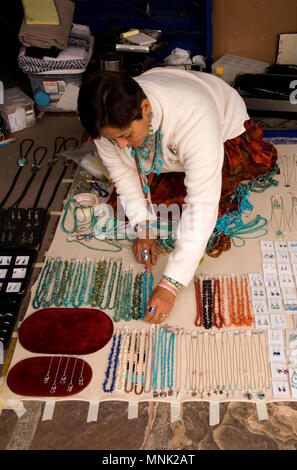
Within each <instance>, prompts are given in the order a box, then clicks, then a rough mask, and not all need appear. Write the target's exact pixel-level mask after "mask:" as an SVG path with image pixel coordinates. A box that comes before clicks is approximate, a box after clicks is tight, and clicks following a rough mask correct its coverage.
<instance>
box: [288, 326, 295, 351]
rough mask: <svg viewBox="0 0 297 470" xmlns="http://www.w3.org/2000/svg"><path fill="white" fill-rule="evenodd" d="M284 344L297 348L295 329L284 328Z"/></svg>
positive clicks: (290, 347)
mask: <svg viewBox="0 0 297 470" xmlns="http://www.w3.org/2000/svg"><path fill="white" fill-rule="evenodd" d="M286 346H287V348H289V349H292V348H293V349H295V348H297V330H286Z"/></svg>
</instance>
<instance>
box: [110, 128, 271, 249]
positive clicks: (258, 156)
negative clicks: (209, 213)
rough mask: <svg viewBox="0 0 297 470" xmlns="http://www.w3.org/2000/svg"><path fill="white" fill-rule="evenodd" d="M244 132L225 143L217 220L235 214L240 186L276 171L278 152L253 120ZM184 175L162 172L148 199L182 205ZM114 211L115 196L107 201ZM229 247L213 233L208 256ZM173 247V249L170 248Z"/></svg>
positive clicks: (226, 239) (220, 235)
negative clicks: (244, 182)
mask: <svg viewBox="0 0 297 470" xmlns="http://www.w3.org/2000/svg"><path fill="white" fill-rule="evenodd" d="M244 125H245V128H246V131H245V132H244V133H243V134H241V135H240V136H238V137H235V138H234V139H230V140H227V141H226V142H225V143H224V150H225V157H224V164H223V169H222V192H221V198H220V204H219V213H218V217H221V216H223V215H225V214H228V213H230V212H232V211H238V209H239V208H238V198H234V197H232V195H234V194H235V193H236V190H237V189H238V187H239V185H240V183H242V182H243V181H247V180H254V179H257V178H258V177H260V176H261V175H265V174H269V173H271V172H273V170H274V169H275V168H276V160H277V150H276V148H275V147H274V145H273V144H271V143H269V142H265V140H263V130H262V128H261V127H259V126H258V125H257V124H256V123H254V122H253V121H252V120H249V121H246V122H245V124H244ZM184 177H185V175H184V173H181V172H178V173H161V174H160V175H159V176H156V175H155V176H154V178H153V181H152V183H151V187H150V190H151V198H152V202H153V203H154V204H162V203H163V204H166V205H167V206H169V205H170V204H174V203H175V204H178V205H179V206H180V208H181V207H182V205H183V204H184V198H185V196H186V188H185V185H184ZM109 202H110V204H111V205H112V206H113V207H114V209H115V208H116V194H115V193H114V194H113V195H112V196H111V198H110V201H109ZM230 247H231V242H230V237H229V236H228V235H226V234H224V233H221V232H220V233H217V234H216V233H214V234H213V236H212V242H211V243H210V244H209V245H208V248H207V253H208V254H209V255H210V256H214V257H217V256H219V255H220V254H221V253H222V252H223V251H226V250H227V249H229V248H230ZM172 248H173V246H172Z"/></svg>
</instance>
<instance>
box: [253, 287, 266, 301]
mask: <svg viewBox="0 0 297 470" xmlns="http://www.w3.org/2000/svg"><path fill="white" fill-rule="evenodd" d="M251 294H252V299H254V300H258V299H260V300H262V299H266V292H265V287H252V288H251Z"/></svg>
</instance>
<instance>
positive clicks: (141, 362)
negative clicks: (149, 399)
mask: <svg viewBox="0 0 297 470" xmlns="http://www.w3.org/2000/svg"><path fill="white" fill-rule="evenodd" d="M146 343H147V333H146V331H145V329H143V330H142V332H141V336H140V338H139V343H138V353H137V362H136V378H135V384H134V393H135V394H136V395H141V394H142V392H143V389H144V369H145V353H146ZM141 349H142V359H140V355H141V354H140V353H141ZM138 377H140V389H139V386H138V388H137V385H138Z"/></svg>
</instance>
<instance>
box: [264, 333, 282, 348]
mask: <svg viewBox="0 0 297 470" xmlns="http://www.w3.org/2000/svg"><path fill="white" fill-rule="evenodd" d="M267 334H268V344H269V346H283V345H284V337H283V332H282V330H268V332H267Z"/></svg>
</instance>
